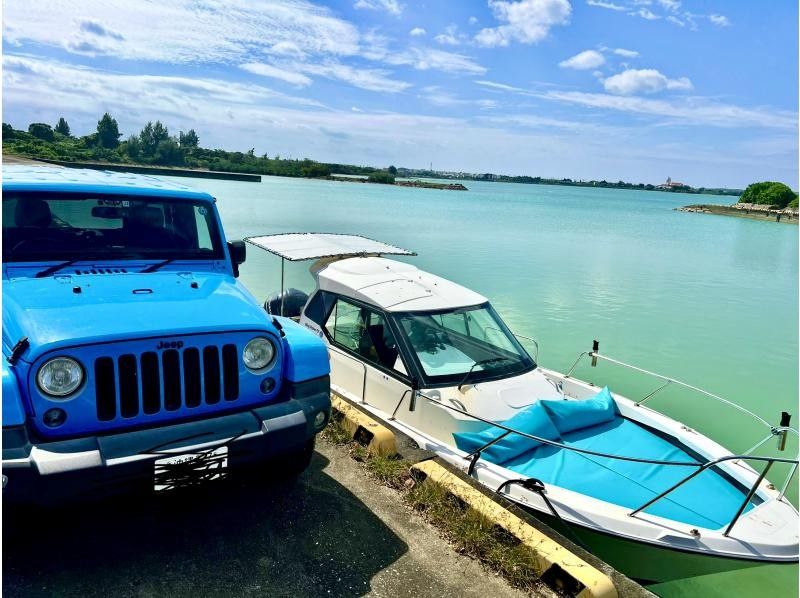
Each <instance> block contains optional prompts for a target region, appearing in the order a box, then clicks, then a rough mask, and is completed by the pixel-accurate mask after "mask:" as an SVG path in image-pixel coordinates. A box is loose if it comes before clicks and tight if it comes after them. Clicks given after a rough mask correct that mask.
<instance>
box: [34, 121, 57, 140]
mask: <svg viewBox="0 0 800 598" xmlns="http://www.w3.org/2000/svg"><path fill="white" fill-rule="evenodd" d="M28 133H30V134H31V135H33V136H34V137H36V138H37V139H41V140H43V141H55V138H56V136H55V135H54V134H53V129H52V128H51V127H50V125H48V124H45V123H31V124H30V125H28Z"/></svg>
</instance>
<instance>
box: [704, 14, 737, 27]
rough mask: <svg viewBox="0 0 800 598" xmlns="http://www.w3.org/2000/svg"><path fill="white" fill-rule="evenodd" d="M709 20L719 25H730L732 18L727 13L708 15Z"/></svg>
mask: <svg viewBox="0 0 800 598" xmlns="http://www.w3.org/2000/svg"><path fill="white" fill-rule="evenodd" d="M708 20H709V21H711V22H712V23H714V25H716V26H717V27H728V26H729V25H730V24H731V21H730V19H728V17H726V16H725V15H708Z"/></svg>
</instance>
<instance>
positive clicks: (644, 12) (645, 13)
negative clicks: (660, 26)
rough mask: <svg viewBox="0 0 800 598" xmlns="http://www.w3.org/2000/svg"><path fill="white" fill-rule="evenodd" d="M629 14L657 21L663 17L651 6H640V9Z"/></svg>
mask: <svg viewBox="0 0 800 598" xmlns="http://www.w3.org/2000/svg"><path fill="white" fill-rule="evenodd" d="M628 14H630V15H632V16H638V17H642V18H643V19H645V20H647V21H657V20H658V19H660V18H661V17H660V16H658V15H657V14H655V13H654V12H653V11H652V10H650V9H649V8H640V9H639V10H637V11H635V12H631V13H628Z"/></svg>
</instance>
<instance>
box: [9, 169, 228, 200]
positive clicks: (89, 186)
mask: <svg viewBox="0 0 800 598" xmlns="http://www.w3.org/2000/svg"><path fill="white" fill-rule="evenodd" d="M166 174H169V173H168V172H165V175H166ZM3 190H4V191H54V192H65V193H102V194H103V195H140V196H157V197H170V198H175V199H180V198H185V199H193V200H198V199H201V200H206V201H208V200H211V201H213V199H214V198H213V197H212V196H211V195H209V194H208V193H205V192H203V191H198V190H197V189H193V188H192V187H187V186H186V185H180V184H178V183H173V182H169V181H164V180H161V179H158V178H156V177H152V176H147V175H141V174H133V173H129V172H111V171H108V170H91V169H87V168H80V169H78V168H63V167H59V166H27V165H21V164H19V165H18V164H14V165H8V166H3Z"/></svg>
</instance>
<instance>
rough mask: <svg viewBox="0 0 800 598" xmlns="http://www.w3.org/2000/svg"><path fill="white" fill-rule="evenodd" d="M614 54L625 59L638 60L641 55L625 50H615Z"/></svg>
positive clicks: (634, 51)
mask: <svg viewBox="0 0 800 598" xmlns="http://www.w3.org/2000/svg"><path fill="white" fill-rule="evenodd" d="M613 52H614V54H616V55H617V56H622V57H624V58H636V57H637V56H638V55H639V52H637V51H636V50H626V49H625V48H615V49H614V50H613Z"/></svg>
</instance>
